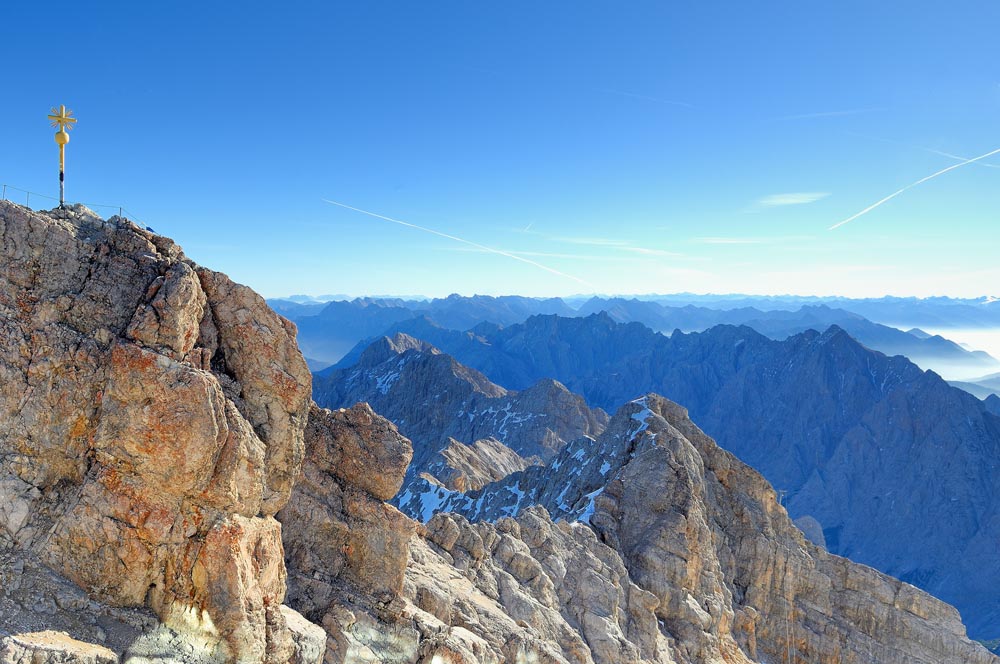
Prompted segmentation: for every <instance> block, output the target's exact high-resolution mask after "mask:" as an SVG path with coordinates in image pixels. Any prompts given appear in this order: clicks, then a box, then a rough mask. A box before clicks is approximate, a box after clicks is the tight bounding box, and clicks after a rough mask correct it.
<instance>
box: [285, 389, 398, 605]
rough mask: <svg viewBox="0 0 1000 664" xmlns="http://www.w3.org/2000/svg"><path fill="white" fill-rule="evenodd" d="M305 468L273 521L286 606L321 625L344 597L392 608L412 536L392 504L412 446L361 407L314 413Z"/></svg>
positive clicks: (367, 409) (389, 424) (315, 410)
mask: <svg viewBox="0 0 1000 664" xmlns="http://www.w3.org/2000/svg"><path fill="white" fill-rule="evenodd" d="M306 450H307V454H306V460H305V463H304V464H303V468H302V476H301V478H300V479H299V481H298V483H297V484H296V485H295V489H294V492H293V497H292V500H290V501H289V503H288V505H286V507H285V508H284V509H283V510H282V511H281V512H280V513H279V514H278V518H279V519H280V520H281V523H282V535H283V538H284V541H285V551H286V558H287V561H288V566H289V569H290V578H289V602H290V604H291V605H292V606H293V607H294V608H296V609H298V610H299V611H301V612H303V613H304V614H305V615H306V616H307V617H309V618H310V619H312V620H314V621H315V622H318V623H320V624H325V622H326V618H325V617H324V616H325V615H326V613H327V612H328V611H329V610H331V608H333V607H334V605H335V604H336V602H337V601H338V597H339V596H340V594H341V593H342V592H346V593H361V594H364V595H366V596H371V597H375V598H378V599H379V600H383V601H390V600H391V599H392V597H394V596H396V595H398V594H399V593H400V592H401V590H402V586H403V574H404V570H405V568H406V561H407V551H408V541H409V538H410V535H411V533H412V532H413V529H414V524H413V522H412V521H410V520H409V519H407V518H406V517H405V516H404V515H403V514H401V513H400V512H399V510H397V509H396V508H395V507H392V506H391V505H388V504H386V503H385V502H384V501H385V500H386V499H387V498H391V497H392V495H393V494H394V493H395V492H396V490H397V489H398V488H399V485H400V484H401V483H402V481H403V474H404V473H405V471H406V464H407V463H408V462H409V460H410V457H411V456H412V449H411V447H410V441H408V440H407V439H406V438H404V437H403V436H401V435H400V434H399V432H398V431H397V430H396V427H395V426H394V425H393V424H392V423H391V422H389V421H388V420H386V419H385V418H383V417H380V416H378V415H376V414H375V413H373V412H372V410H371V408H370V407H368V405H367V404H358V405H356V406H354V407H353V408H351V409H347V410H338V411H329V410H326V409H322V408H318V407H315V406H314V407H313V408H312V410H311V411H310V418H309V425H308V427H307V429H306Z"/></svg>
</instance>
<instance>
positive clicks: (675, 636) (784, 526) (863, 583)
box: [279, 395, 997, 664]
mask: <svg viewBox="0 0 1000 664" xmlns="http://www.w3.org/2000/svg"><path fill="white" fill-rule="evenodd" d="M310 428H311V427H310ZM306 467H307V468H308V467H309V463H308V461H307V463H306ZM304 485H305V483H303V486H304ZM452 493H454V494H455V495H458V496H462V497H463V499H464V500H465V501H466V502H462V501H460V500H455V501H454V502H453V504H452V505H451V506H452V507H455V508H458V509H465V510H466V511H467V512H468V513H469V514H471V515H472V516H473V517H475V518H476V519H479V520H478V522H475V523H473V522H470V521H469V520H467V519H466V518H465V517H463V516H461V515H458V514H449V513H446V512H439V513H437V514H435V515H434V516H433V517H431V518H429V520H428V521H427V523H426V524H425V525H424V526H423V527H416V528H415V529H414V530H413V536H412V537H411V538H410V540H409V541H408V542H401V541H395V542H389V541H387V540H385V539H380V540H379V541H380V542H384V543H385V544H386V545H387V546H391V547H393V548H394V551H395V553H394V559H395V560H396V565H397V567H396V568H395V569H397V570H398V569H402V566H403V565H404V561H403V560H401V559H400V558H399V556H400V555H402V554H403V553H405V552H407V550H408V557H409V563H408V565H406V566H405V577H404V578H403V583H402V588H401V590H400V588H399V586H393V587H388V586H385V585H383V586H381V587H379V588H378V590H377V591H373V590H372V588H373V587H374V586H372V585H371V584H370V583H368V584H367V585H366V584H358V583H357V582H354V581H352V582H351V583H349V584H342V585H338V584H337V582H336V580H329V581H327V582H326V583H325V584H319V583H316V582H315V581H313V579H315V578H317V577H319V576H322V574H323V570H324V569H329V568H331V567H330V565H329V564H328V563H327V562H326V561H322V560H316V559H309V558H304V557H303V558H297V559H292V558H290V560H289V567H290V569H291V570H292V571H291V572H290V574H291V577H292V578H295V579H297V581H295V582H294V583H293V584H292V585H293V586H294V585H296V584H299V583H301V586H300V587H301V588H303V589H305V590H306V592H303V593H301V594H300V595H294V596H293V595H290V598H291V599H292V601H293V603H295V602H298V601H303V600H304V601H306V602H307V606H306V607H305V608H304V610H306V611H307V615H309V617H311V618H312V619H313V620H315V621H317V622H321V623H322V624H323V625H324V627H325V628H326V630H327V633H328V634H329V635H330V640H329V649H328V661H330V662H341V661H344V662H379V661H384V662H400V663H402V662H408V663H417V662H434V661H448V662H456V663H462V664H472V663H473V662H496V663H500V662H512V661H513V662H517V661H537V662H549V663H559V664H565V663H569V662H574V663H586V664H599V663H600V664H604V663H608V664H611V663H620V662H636V663H653V662H656V663H661V664H667V663H676V664H695V663H699V664H700V663H702V662H713V663H719V664H721V663H723V662H726V663H745V664H750V663H751V662H754V663H764V662H781V661H789V662H793V661H794V662H810V663H815V664H834V663H838V664H839V663H841V662H847V663H856V664H862V663H866V662H870V661H878V662H880V664H903V663H904V662H905V663H913V662H916V663H919V664H931V663H935V664H959V663H963V664H968V663H974V664H995V663H996V661H997V660H996V659H995V658H994V657H993V655H991V654H989V653H988V652H987V651H986V650H985V649H984V648H982V647H980V646H979V645H977V644H975V643H973V642H971V641H969V640H968V639H967V638H966V637H965V630H964V627H963V626H962V624H961V621H960V619H959V617H958V614H957V612H956V611H955V610H954V609H953V608H951V607H949V606H947V605H946V604H944V603H942V602H940V601H938V600H936V599H934V598H932V597H930V596H929V595H927V594H925V593H923V592H921V591H919V590H917V589H916V588H914V587H912V586H910V585H908V584H905V583H902V582H900V581H898V580H895V579H892V578H890V577H887V576H885V575H883V574H880V573H879V572H876V571H875V570H873V569H871V568H867V567H864V566H861V565H857V564H854V563H851V562H850V561H848V560H846V559H844V558H840V557H837V556H833V555H830V554H828V553H826V552H825V551H824V550H822V549H820V548H819V547H816V546H814V545H813V544H811V543H810V542H808V541H807V540H806V539H805V538H804V537H803V536H802V534H801V532H799V531H798V530H797V529H796V528H795V527H794V525H793V524H792V522H791V521H790V520H789V518H788V516H787V514H786V513H785V510H784V509H783V508H782V507H781V505H780V504H779V503H778V501H777V497H776V494H775V492H774V490H773V489H772V488H771V487H770V486H769V485H768V484H767V482H766V481H765V480H764V479H763V478H762V477H761V476H760V475H759V474H757V473H756V472H754V471H753V470H752V469H750V468H749V467H747V466H746V465H744V464H742V463H741V462H739V461H738V460H737V459H735V457H733V456H732V455H731V454H729V453H728V452H725V451H723V450H721V449H720V448H719V447H718V446H717V445H715V443H714V442H713V441H712V440H711V439H709V438H708V437H707V436H706V435H705V434H704V433H702V432H701V431H700V430H699V429H698V428H697V427H696V426H695V425H694V424H693V423H692V422H691V421H690V419H689V418H688V416H687V412H686V411H685V410H684V409H683V408H681V407H679V406H677V405H676V404H673V403H671V402H669V401H667V400H665V399H663V398H661V397H658V396H655V395H650V396H647V397H645V398H643V399H641V400H637V401H635V402H632V403H630V404H628V405H627V406H626V407H624V408H622V409H621V410H620V411H619V412H618V413H617V414H616V415H615V417H614V418H612V421H611V423H610V424H609V426H608V428H607V429H606V430H605V432H604V433H603V434H601V436H599V437H598V438H597V440H588V439H580V440H579V441H575V442H574V443H572V444H571V445H569V446H567V447H566V448H565V449H564V450H563V451H562V452H561V453H560V454H559V456H558V457H557V458H556V459H555V460H553V461H552V462H551V463H550V464H549V466H547V467H532V468H528V469H526V470H524V471H520V472H518V473H514V474H513V475H510V476H508V477H505V478H503V479H501V480H499V481H497V482H494V483H492V484H489V485H486V486H485V487H484V488H483V489H482V490H480V491H474V492H470V493H468V494H460V493H459V492H452ZM329 495H331V496H336V495H337V494H336V493H331V494H329ZM537 503H541V505H542V506H534V505H536V504H537ZM298 504H300V501H299V500H298V498H297V497H296V499H293V501H292V502H291V503H290V505H289V507H287V508H286V510H285V511H286V512H287V511H288V510H290V509H291V507H292V506H293V505H298ZM351 509H352V510H356V509H357V508H351ZM550 513H551V516H550ZM284 514H285V512H282V514H281V515H279V516H280V517H282V518H284ZM315 514H317V510H316V509H313V508H311V507H304V508H302V510H301V512H300V515H299V517H298V518H299V521H298V526H297V527H296V528H295V529H294V530H291V529H286V545H287V547H288V550H289V551H290V552H291V551H292V550H293V547H295V546H297V545H296V544H294V542H293V541H292V540H295V539H297V537H300V536H301V535H296V533H303V532H308V529H307V528H304V527H303V525H304V524H305V523H307V522H308V519H309V518H310V515H315ZM512 516H513V518H512ZM553 516H555V517H558V520H556V521H553V518H552V517H553ZM321 523H322V522H321ZM311 546H314V544H313V543H310V544H309V547H311ZM305 548H308V547H305ZM346 565H347V563H343V568H346ZM334 567H336V566H334ZM352 576H353V575H352V574H347V575H346V576H345V578H347V579H350V578H351V577H352ZM299 580H300V581H299ZM320 591H321V592H320ZM320 596H322V597H323V599H324V604H323V605H322V606H320V605H319V604H317V603H316V602H315V599H316V598H317V597H320ZM309 602H312V604H309ZM317 607H319V608H318V614H317V615H313V614H309V613H308V610H309V609H310V608H311V609H313V610H315V609H316V608H317ZM435 658H437V659H435Z"/></svg>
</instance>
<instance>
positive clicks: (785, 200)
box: [757, 191, 830, 207]
mask: <svg viewBox="0 0 1000 664" xmlns="http://www.w3.org/2000/svg"><path fill="white" fill-rule="evenodd" d="M829 195H830V192H827V191H801V192H793V193H789V194H771V195H770V196H764V197H763V198H760V199H758V200H757V205H759V206H761V207H780V206H783V205H805V204H807V203H815V202H816V201H818V200H820V199H822V198H826V197H827V196H829Z"/></svg>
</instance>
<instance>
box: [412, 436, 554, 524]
mask: <svg viewBox="0 0 1000 664" xmlns="http://www.w3.org/2000/svg"><path fill="white" fill-rule="evenodd" d="M540 463H541V459H539V458H538V457H530V458H528V459H525V458H524V457H522V456H521V455H520V454H518V453H517V452H515V451H514V450H512V449H510V448H509V447H507V446H506V445H504V444H503V443H501V442H500V441H499V440H497V439H496V438H485V439H483V440H477V441H476V442H475V443H473V444H472V445H466V444H465V443H462V442H460V441H457V440H455V439H454V438H452V439H451V440H449V441H448V446H447V447H445V448H443V449H442V450H441V451H439V452H438V453H437V455H435V457H433V458H432V459H431V460H430V462H429V463H428V464H427V467H426V468H427V469H426V471H425V473H426V474H427V475H429V476H430V477H431V478H432V479H433V480H434V481H437V482H440V483H441V484H443V485H444V486H445V487H447V488H448V489H451V490H453V491H463V492H464V491H472V490H475V489H481V488H483V487H484V486H485V485H487V484H489V483H490V482H495V481H497V480H500V479H503V478H504V477H507V476H508V475H510V474H512V473H516V472H518V471H521V470H524V469H525V468H527V467H528V466H534V465H538V464H540ZM403 509H404V510H406V507H405V506H403Z"/></svg>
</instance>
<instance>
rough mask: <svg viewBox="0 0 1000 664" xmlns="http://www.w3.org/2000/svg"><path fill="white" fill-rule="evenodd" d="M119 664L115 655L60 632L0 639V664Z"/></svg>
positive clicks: (35, 633) (105, 649)
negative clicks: (63, 663)
mask: <svg viewBox="0 0 1000 664" xmlns="http://www.w3.org/2000/svg"><path fill="white" fill-rule="evenodd" d="M43 662H44V663H45V664H48V663H50V662H51V663H52V664H58V663H61V662H65V663H66V664H118V655H116V654H115V653H114V652H112V651H111V650H108V649H107V648H105V647H103V646H98V645H94V644H92V643H84V642H83V641H77V640H76V639H73V638H70V637H69V636H68V635H66V634H64V633H62V632H53V631H45V632H34V633H31V634H19V635H17V636H9V637H6V638H3V639H0V664H42V663H43Z"/></svg>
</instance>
